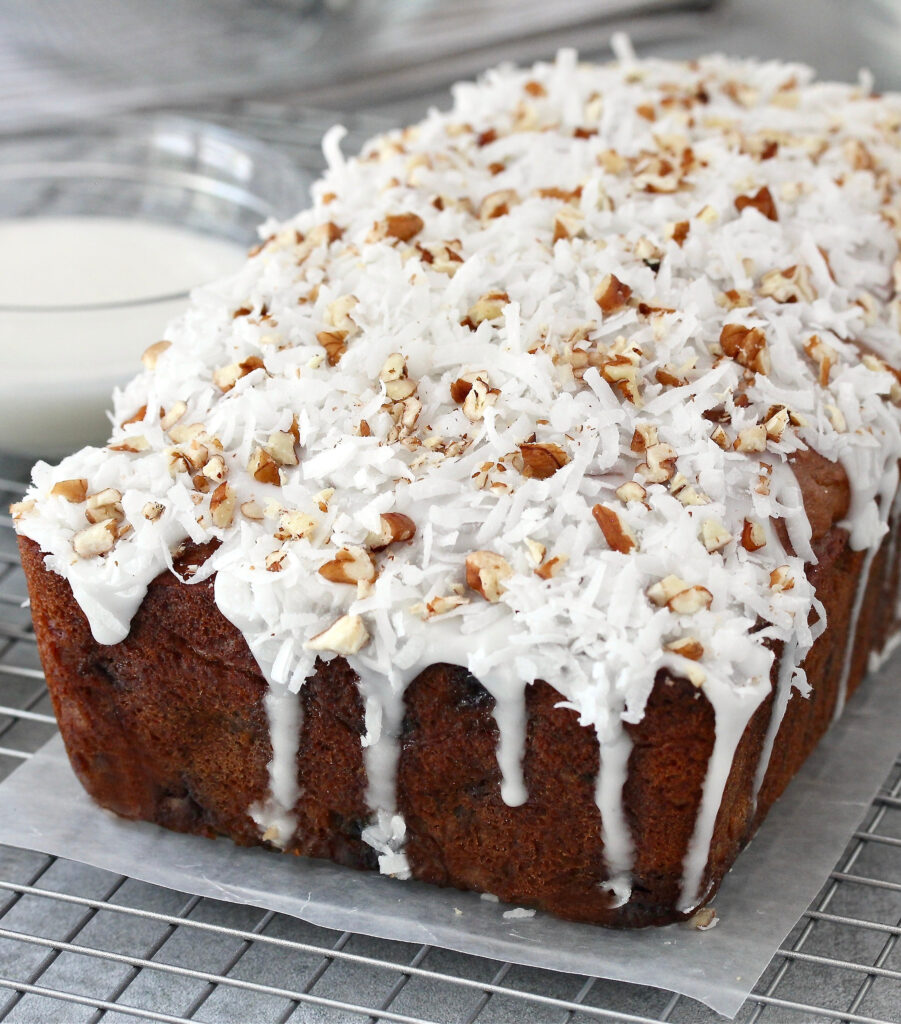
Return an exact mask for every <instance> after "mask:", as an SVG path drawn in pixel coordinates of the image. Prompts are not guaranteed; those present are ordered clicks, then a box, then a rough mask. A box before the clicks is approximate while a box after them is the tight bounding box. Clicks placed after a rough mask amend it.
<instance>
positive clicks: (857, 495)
mask: <svg viewBox="0 0 901 1024" xmlns="http://www.w3.org/2000/svg"><path fill="white" fill-rule="evenodd" d="M870 452H871V456H870V458H869V459H857V458H853V457H851V456H850V455H848V456H844V457H843V458H842V459H841V461H842V465H843V466H844V467H845V472H846V473H847V474H848V479H849V480H850V481H851V484H852V486H851V509H850V511H849V514H848V524H849V527H850V537H849V544H850V546H851V547H852V548H856V549H858V550H859V549H860V548H866V555H865V556H864V560H863V565H862V566H861V570H860V576H859V578H858V580H857V589H856V591H855V594H854V604H853V605H852V608H851V614H850V615H849V617H848V632H847V634H846V636H845V654H844V659H843V661H842V669H841V676H840V677H839V685H838V695H837V697H836V700H835V710H834V711H833V715H832V720H833V721H836V720H837V719H838V718H840V717H841V714H842V712H843V711H844V710H845V703H846V701H847V698H848V683H849V681H850V677H851V668H852V666H853V664H854V648H855V646H856V643H855V641H856V638H857V627H858V625H859V624H860V613H861V610H862V609H863V602H864V599H865V598H866V595H867V586H868V584H869V581H870V573H871V571H872V568H873V561H874V559H875V558H876V555H877V553H878V552H879V546H880V544H881V542H882V538H883V537H884V536H885V534H886V533H887V532H888V529H889V522H890V521H891V520H893V519H894V516H893V514H892V513H893V511H895V510H896V508H897V506H898V503H899V495H898V475H899V474H898V452H897V449H896V448H889V449H888V450H876V451H875V453H874V452H873V450H872V449H871V450H870ZM880 461H881V465H880ZM874 462H875V463H876V464H875V466H874V465H873V463H874Z"/></svg>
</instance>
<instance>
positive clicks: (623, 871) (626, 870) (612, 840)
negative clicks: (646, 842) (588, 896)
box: [595, 723, 635, 907]
mask: <svg viewBox="0 0 901 1024" xmlns="http://www.w3.org/2000/svg"><path fill="white" fill-rule="evenodd" d="M614 733H615V734H614V736H613V737H612V738H610V739H603V738H601V737H600V736H599V737H598V748H599V752H600V759H599V763H598V777H597V782H596V784H595V801H596V803H597V805H598V809H599V810H600V812H601V838H602V839H603V841H604V861H605V863H606V865H607V880H606V882H605V883H604V886H605V888H608V889H609V890H610V891H611V892H612V893H613V895H614V902H613V904H612V906H615V907H620V906H624V905H625V904H626V903H628V902H629V897H630V896H631V895H632V874H631V872H632V864H633V862H634V857H635V848H634V843H633V840H632V832H631V830H630V829H629V823H628V821H627V820H626V816H625V814H624V811H623V786H625V784H626V778H627V777H628V768H629V755H630V754H631V753H632V741H631V739H630V738H629V734H628V733H627V732H626V730H625V729H623V727H622V724H621V723H617V727H616V728H614Z"/></svg>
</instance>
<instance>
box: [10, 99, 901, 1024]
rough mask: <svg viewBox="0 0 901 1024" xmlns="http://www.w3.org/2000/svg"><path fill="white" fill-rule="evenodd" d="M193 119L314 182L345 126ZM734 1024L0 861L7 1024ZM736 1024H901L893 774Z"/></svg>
mask: <svg viewBox="0 0 901 1024" xmlns="http://www.w3.org/2000/svg"><path fill="white" fill-rule="evenodd" d="M192 113H194V114H196V115H199V116H202V117H206V118H207V119H208V120H213V121H218V122H220V123H222V124H225V125H227V126H228V127H231V128H237V129H243V130H245V131H250V132H253V133H254V134H256V135H257V136H259V137H261V138H263V139H265V140H266V141H268V142H270V143H272V144H274V145H277V146H279V147H280V148H282V149H284V150H285V151H287V152H289V153H290V154H291V155H292V156H293V157H294V158H295V159H296V160H297V162H298V163H300V164H301V165H302V166H304V167H306V168H308V169H310V170H316V169H317V168H318V166H319V165H320V163H321V155H320V150H319V139H320V138H321V136H322V133H323V131H324V130H325V128H327V127H328V126H329V124H331V123H332V121H333V120H334V119H335V115H332V114H328V113H317V112H315V111H309V110H306V109H303V108H296V109H290V108H286V107H284V106H281V105H278V106H276V105H273V104H265V103H253V104H249V103H233V104H229V105H218V106H215V107H208V108H205V109H202V110H195V111H192ZM345 123H346V125H347V127H348V128H349V130H350V136H349V138H348V140H347V142H346V145H345V148H346V149H347V150H348V151H353V150H354V149H355V148H357V147H358V146H359V144H360V142H361V141H362V139H363V138H365V137H366V136H367V135H369V134H371V133H372V132H373V131H375V130H377V129H378V128H380V127H382V125H381V123H379V122H376V121H375V120H374V119H368V118H360V117H353V118H349V119H345ZM23 486H24V484H23V482H22V481H19V480H4V479H0V779H2V778H3V777H5V776H6V775H7V774H8V773H9V772H11V771H13V770H14V769H15V767H16V766H17V765H18V764H20V763H22V762H23V761H25V760H27V759H28V758H29V757H30V756H31V755H32V754H33V753H34V752H35V751H37V750H38V749H39V748H40V747H41V746H42V744H43V743H44V742H45V741H46V740H48V739H49V738H50V737H51V736H52V735H53V733H54V732H55V729H56V726H55V722H54V719H53V716H52V711H51V708H50V705H49V700H48V698H47V695H46V690H45V687H44V681H43V675H42V673H41V669H40V663H39V660H38V656H37V650H36V646H35V642H34V636H33V633H32V629H31V621H30V616H29V613H28V611H27V609H26V608H23V607H22V602H23V600H24V598H25V582H24V579H23V576H22V572H21V569H20V568H19V567H18V556H17V553H16V546H15V539H14V535H13V531H12V528H11V520H10V519H9V517H8V516H7V515H6V514H5V512H6V507H7V505H8V504H9V503H10V502H11V501H13V500H15V499H16V498H17V497H18V496H19V495H20V493H21V491H22V489H23ZM788 867H789V869H790V866H788ZM714 934H715V933H714ZM722 1019H724V1018H721V1017H719V1016H718V1015H716V1014H714V1013H713V1012H712V1011H710V1010H708V1009H707V1008H706V1007H704V1006H703V1005H702V1004H700V1003H697V1002H695V1001H693V1000H691V999H688V998H686V997H684V996H679V995H676V994H674V993H668V992H665V991H662V990H660V989H654V988H641V987H639V986H635V985H627V984H623V983H619V982H610V981H604V980H597V979H593V978H587V977H576V976H573V975H568V974H560V973H555V972H550V971H540V970H535V969H530V968H524V967H519V966H516V965H513V964H509V963H499V962H495V961H491V960H487V959H483V958H479V957H473V956H467V955H464V954H460V953H453V952H449V951H446V950H442V949H438V948H435V947H430V946H425V945H422V946H420V945H416V944H409V943H400V942H387V941H383V940H376V939H371V938H368V937H366V936H363V935H357V934H353V933H351V932H337V931H330V930H328V929H325V928H318V927H314V926H313V925H309V924H307V923H305V922H303V921H298V920H295V919H292V918H288V917H285V916H283V915H279V914H274V913H271V912H263V911H261V910H257V909H254V908H251V907H242V906H235V905H232V904H227V903H220V902H217V901H215V900H211V899H202V898H199V897H196V896H189V895H187V894H184V893H179V892H174V891H172V890H168V889H161V888H158V887H155V886H152V885H148V884H146V883H143V882H138V881H136V880H134V879H131V878H127V877H125V876H120V875H113V874H110V873H108V872H104V871H100V870H98V869H95V868H90V867H86V866H84V865H80V864H76V863H74V862H71V861H66V860H63V859H60V858H56V857H49V856H45V855H43V854H38V853H33V852H29V851H25V850H18V849H13V848H10V847H3V846H0V1022H3V1024H7V1022H9V1024H12V1022H19V1024H23V1022H24V1024H32V1022H34V1024H37V1022H40V1024H44V1022H49V1021H61V1022H65V1024H69V1022H86V1024H97V1022H100V1021H103V1024H127V1022H133V1021H135V1020H152V1021H163V1022H171V1024H176V1022H177V1024H184V1022H188V1021H209V1022H225V1021H240V1022H247V1021H254V1022H257V1021H259V1022H264V1021H265V1022H290V1024H301V1022H339V1021H340V1022H348V1024H350V1022H354V1021H363V1020H368V1021H395V1022H401V1024H445V1022H454V1024H476V1022H478V1024H489V1022H497V1024H500V1022H511V1024H532V1022H536V1024H537V1022H541V1024H544V1022H547V1024H587V1022H589V1021H597V1020H602V1021H613V1022H620V1024H660V1022H672V1024H687V1022H697V1024H708V1022H714V1021H718V1020H722ZM737 1020H738V1021H740V1022H742V1024H774V1022H778V1024H815V1022H821V1021H822V1022H833V1021H839V1022H849V1024H852V1022H853V1024H897V1022H898V1021H899V1020H901V757H899V759H898V760H897V761H896V763H895V765H894V767H893V769H892V771H891V772H890V774H889V777H888V778H887V779H886V780H885V784H884V786H883V788H882V789H881V790H880V792H879V794H878V795H877V796H876V798H875V799H874V801H873V804H872V806H871V807H870V808H869V811H868V813H867V816H866V819H865V820H864V822H863V823H862V824H861V827H860V830H859V831H857V832H855V834H854V836H853V837H852V839H851V842H850V843H849V845H848V847H847V849H846V850H845V852H844V854H843V856H842V858H841V859H840V861H839V863H838V865H837V867H836V870H835V871H834V872H833V873H832V875H831V877H830V878H829V880H828V882H827V884H826V886H825V887H824V888H823V890H822V891H821V892H820V894H819V895H818V897H817V899H816V900H815V901H814V902H813V904H812V905H811V907H810V909H809V910H808V911H807V912H806V913H805V914H804V915H803V917H802V918H801V920H800V921H799V922H798V924H797V925H796V927H795V928H794V929H793V931H792V933H791V934H790V935H789V936H788V938H787V939H786V941H785V942H784V943H783V945H782V947H781V948H780V950H779V952H778V954H777V956H776V957H775V958H774V960H773V962H772V963H771V965H770V966H769V968H768V969H767V971H766V972H765V973H764V975H763V977H762V978H761V979H760V981H759V982H758V984H757V986H756V988H755V990H754V993H753V995H752V997H751V998H750V999H749V1000H748V1001H747V1002H746V1004H745V1005H744V1007H743V1008H742V1010H741V1011H740V1012H739V1014H738V1017H737Z"/></svg>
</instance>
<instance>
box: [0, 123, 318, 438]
mask: <svg viewBox="0 0 901 1024" xmlns="http://www.w3.org/2000/svg"><path fill="white" fill-rule="evenodd" d="M308 186H309V177H308V176H307V175H306V173H305V172H304V171H302V170H300V169H299V168H297V167H296V166H295V165H294V164H293V163H292V162H291V160H290V159H289V158H288V157H287V156H285V155H283V154H281V153H279V152H277V151H274V150H272V149H271V148H270V147H268V146H265V145H264V144H262V143H260V142H257V141H256V140H253V139H250V138H247V137H244V136H241V135H238V134H236V133H233V132H230V131H226V130H224V129H220V128H217V127H215V126H212V125H207V124H203V123H200V122H196V121H192V120H189V119H187V118H181V117H173V116H148V117H144V118H110V119H107V120H105V121H104V122H103V123H99V124H89V125H77V126H74V127H68V128H66V129H64V130H61V131H56V132H54V133H52V134H36V135H32V136H23V137H18V138H15V139H11V140H2V141H0V359H2V369H0V451H2V452H5V453H8V454H13V455H21V456H27V457H29V458H34V457H37V456H40V457H44V458H54V457H58V456H61V455H64V454H66V453H68V452H70V451H72V450H74V449H75V448H78V447H80V446H81V445H84V444H102V443H103V442H104V441H105V439H106V438H107V436H108V434H109V421H108V418H107V416H106V414H105V410H106V409H107V408H109V405H110V396H111V394H112V390H113V388H114V387H115V386H116V385H118V384H123V383H125V382H126V381H127V380H128V379H129V378H130V377H131V376H133V375H134V374H135V373H136V372H137V371H138V370H139V369H140V356H141V353H142V352H143V351H144V349H145V348H146V347H147V346H148V345H150V344H152V343H153V342H154V341H157V340H159V339H160V338H162V337H163V333H164V331H165V328H166V325H167V323H168V322H169V321H170V320H171V319H173V318H174V317H175V316H177V315H178V314H179V313H180V312H181V311H182V310H183V308H184V306H185V303H186V302H187V297H188V293H189V292H190V290H191V289H192V288H194V287H195V286H197V285H199V284H203V283H205V282H207V281H210V280H213V279H215V278H217V277H220V276H224V275H226V274H229V273H231V272H233V271H235V270H237V269H238V267H239V266H240V265H241V261H242V260H243V258H244V255H245V253H246V250H247V249H248V248H249V247H250V246H251V245H253V244H254V242H255V241H256V239H257V227H258V225H259V224H260V223H261V222H262V221H264V220H266V219H267V218H269V217H286V216H289V215H290V214H291V213H293V212H295V211H296V210H297V209H299V208H300V207H301V206H302V205H303V202H304V198H305V194H306V191H307V188H308Z"/></svg>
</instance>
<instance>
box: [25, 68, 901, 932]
mask: <svg viewBox="0 0 901 1024" xmlns="http://www.w3.org/2000/svg"><path fill="white" fill-rule="evenodd" d="M899 125H901V100H899V98H898V97H894V96H889V97H885V96H877V95H875V94H873V93H872V92H871V90H870V88H869V87H868V84H867V83H866V82H862V83H861V84H860V85H859V86H857V87H850V86H842V85H834V84H819V83H816V82H814V81H813V79H812V75H811V73H810V72H809V70H808V69H806V68H803V67H800V66H795V65H782V64H776V63H766V64H763V63H755V62H749V61H741V62H740V61H731V60H726V59H724V58H716V57H714V58H707V59H704V60H701V61H698V62H693V63H690V64H675V63H671V62H664V61H638V60H636V59H635V58H634V57H633V55H632V54H631V53H630V52H629V51H628V49H627V48H626V49H624V50H623V51H622V52H620V53H619V60H618V61H617V62H616V63H614V64H611V65H609V66H588V65H580V64H578V63H577V61H576V60H575V57H574V56H573V55H572V54H571V53H561V54H560V56H559V57H558V58H557V60H556V62H554V63H553V64H541V65H536V66H535V67H534V68H532V69H529V70H516V69H510V68H505V69H501V70H498V71H495V72H491V73H489V74H488V75H487V76H486V77H485V78H484V79H483V80H482V81H480V82H479V83H477V84H467V85H461V86H459V87H458V88H457V89H456V91H455V101H454V106H453V108H452V110H451V111H450V112H448V113H437V112H433V113H432V114H430V115H429V117H428V118H426V120H425V121H423V122H422V123H421V124H419V125H417V126H415V127H413V128H409V129H405V130H403V131H397V132H393V133H390V134H388V135H386V136H383V137H380V138H377V139H375V140H373V141H372V142H371V143H370V144H368V145H367V146H366V147H365V148H364V150H363V152H362V154H361V155H360V156H359V157H358V158H355V159H352V160H348V159H345V157H344V156H343V155H342V154H341V151H340V138H341V133H340V129H336V130H333V131H332V132H331V133H329V135H327V137H326V139H325V142H324V151H325V154H326V158H327V160H328V163H329V170H328V172H327V174H326V175H325V176H324V178H323V179H322V180H321V181H320V182H319V183H317V185H316V186H315V187H314V190H313V205H312V206H311V208H310V209H309V210H307V211H305V212H304V213H301V214H300V215H298V217H297V218H295V219H294V220H292V221H291V222H289V223H287V224H282V225H268V226H267V227H266V229H265V231H264V235H263V241H262V242H261V244H260V246H258V247H257V249H256V250H255V251H254V252H253V253H251V256H250V258H249V260H248V262H247V264H246V265H245V267H244V268H243V269H242V270H241V271H240V272H239V273H238V274H237V275H235V276H234V277H233V278H231V279H229V280H227V281H220V282H217V283H215V284H213V285H211V286H209V287H206V288H203V289H200V290H198V291H197V292H196V293H195V295H194V296H193V299H192V302H191V305H190V307H189V309H188V310H187V312H186V314H185V315H184V317H183V318H182V319H181V320H180V321H178V322H177V323H175V324H173V325H171V326H170V328H169V329H168V331H167V334H166V339H165V340H164V341H161V342H160V343H158V344H157V345H154V346H152V347H151V348H150V349H149V350H148V351H147V352H146V353H145V356H144V364H145V370H144V372H143V373H142V374H140V375H139V376H138V377H136V378H135V380H134V381H132V383H131V384H129V386H128V387H127V388H125V389H124V391H122V392H121V393H119V394H117V395H116V403H115V417H114V419H115V423H116V426H115V427H114V429H113V432H112V436H111V439H110V441H109V443H108V445H107V446H106V447H105V448H102V449H99V448H97V449H85V450H83V451H82V452H79V453H77V454H76V455H73V456H71V457H70V458H68V459H66V460H64V461H63V462H62V463H61V464H60V465H59V466H55V467H51V466H48V465H46V464H42V463H39V464H38V465H37V466H36V467H35V470H34V474H33V484H32V487H31V489H30V491H29V493H28V495H26V498H25V500H24V501H23V502H21V503H19V504H18V505H17V506H14V508H13V516H14V519H15V523H16V527H17V529H18V532H19V535H20V548H21V552H22V561H23V566H24V568H25V572H26V576H27V579H28V585H29V592H30V594H31V601H32V610H33V615H34V621H35V628H36V633H37V638H38V644H39V647H40V652H41V657H42V659H43V663H44V667H45V670H46V673H47V681H48V685H49V687H50V692H51V695H52V697H53V701H54V706H55V709H56V713H57V717H58V719H59V723H60V728H61V731H62V734H63V737H64V739H65V742H66V746H67V749H68V752H69V756H70V759H71V761H72V764H73V767H74V769H75V771H76V773H77V774H78V776H79V778H80V779H81V781H82V782H83V784H84V785H85V787H86V789H87V790H88V791H89V792H90V793H91V794H92V796H93V797H94V798H95V799H96V800H97V801H98V802H99V803H101V804H102V805H103V806H105V807H108V808H110V809H112V810H114V811H116V812H117V813H119V814H122V815H124V816H126V817H131V818H138V819H145V820H149V821H155V822H157V823H159V824H161V825H164V826H166V827H168V828H173V829H177V830H181V831H188V832H197V833H200V834H204V835H210V836H212V835H219V834H222V835H227V836H230V837H231V838H232V839H234V840H235V841H236V842H238V843H242V844H263V845H266V846H269V847H272V848H275V849H280V850H284V851H287V852H292V853H297V854H302V855H306V856H313V857H327V858H330V859H333V860H335V861H337V862H339V863H342V864H346V865H349V866H352V867H358V868H377V869H379V870H381V871H383V872H385V873H388V874H392V875H395V876H398V877H408V876H411V875H412V876H413V877H416V878H420V879H424V880H427V881H431V882H434V883H437V884H440V885H454V886H458V887H461V888H465V889H473V890H477V891H483V892H491V893H494V894H496V895H497V896H499V897H500V898H501V899H504V900H509V901H513V902H516V903H519V904H523V905H528V906H535V907H540V908H544V909H548V910H551V911H553V912H555V913H557V914H560V915H563V916H566V917H570V918H575V919H581V920H586V921H593V922H597V923H600V924H605V925H616V926H641V925H648V924H659V923H666V922H668V921H673V920H678V919H680V918H682V917H686V916H688V915H690V914H692V913H693V912H694V911H695V910H696V909H697V908H698V907H700V906H702V905H703V904H704V903H705V902H707V901H708V900H709V899H710V898H711V897H712V895H713V893H714V892H715V890H716V887H717V885H718V884H719V882H720V880H721V879H722V877H723V875H724V874H725V872H726V871H727V870H728V868H729V866H730V865H731V864H732V862H733V860H734V858H735V857H736V855H737V854H738V852H739V850H740V849H741V847H742V846H743V845H744V844H745V843H746V842H747V840H748V839H749V838H750V836H751V835H752V833H753V831H754V829H755V828H756V826H757V825H758V824H759V822H760V821H761V820H762V818H763V816H764V815H765V814H766V812H767V809H768V808H769V807H770V806H771V804H772V803H773V801H774V800H775V799H776V798H777V797H778V796H779V794H780V793H781V792H782V791H783V789H784V788H785V786H786V785H787V783H788V782H789V780H790V779H791V777H792V775H793V774H794V773H795V772H796V771H797V769H798V767H799V766H800V765H801V763H802V762H803V760H804V759H805V757H806V756H807V755H808V754H809V753H810V751H811V750H812V749H813V747H814V746H815V745H816V743H817V741H818V739H819V738H820V736H821V735H822V734H823V732H824V731H825V730H826V729H827V728H828V725H829V723H830V722H831V721H832V720H833V719H834V718H835V717H836V716H837V715H838V714H840V713H841V710H842V708H843V706H844V703H845V701H846V699H847V697H848V695H849V694H850V693H851V692H852V691H853V690H854V688H855V687H856V685H857V684H858V682H859V681H860V679H861V678H862V676H863V674H864V672H865V670H866V666H867V664H868V660H869V659H870V657H871V656H875V655H878V654H879V653H880V652H882V651H883V650H884V649H885V648H886V647H887V644H888V642H889V641H890V640H891V639H892V638H893V637H894V635H895V634H896V632H897V629H898V625H899V623H898V621H897V615H896V593H897V588H898V571H899V569H898V561H899V560H898V550H897V543H896V533H895V532H894V530H893V529H892V527H893V524H894V519H895V514H894V511H893V509H894V504H895V497H896V492H897V490H898V486H897V485H898V460H899V457H901V417H899V409H898V405H897V403H898V401H899V399H901V376H899V373H898V371H897V369H896V368H895V367H896V366H897V364H898V363H899V361H901V338H899V333H898V330H899V316H901V306H899V300H898V299H897V297H896V291H897V290H898V289H899V288H901V280H899V278H901V272H899V270H898V269H897V267H898V266H899V265H898V264H897V263H896V261H897V259H898V252H899V237H901V190H899V187H898V182H899V174H901V133H899Z"/></svg>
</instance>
